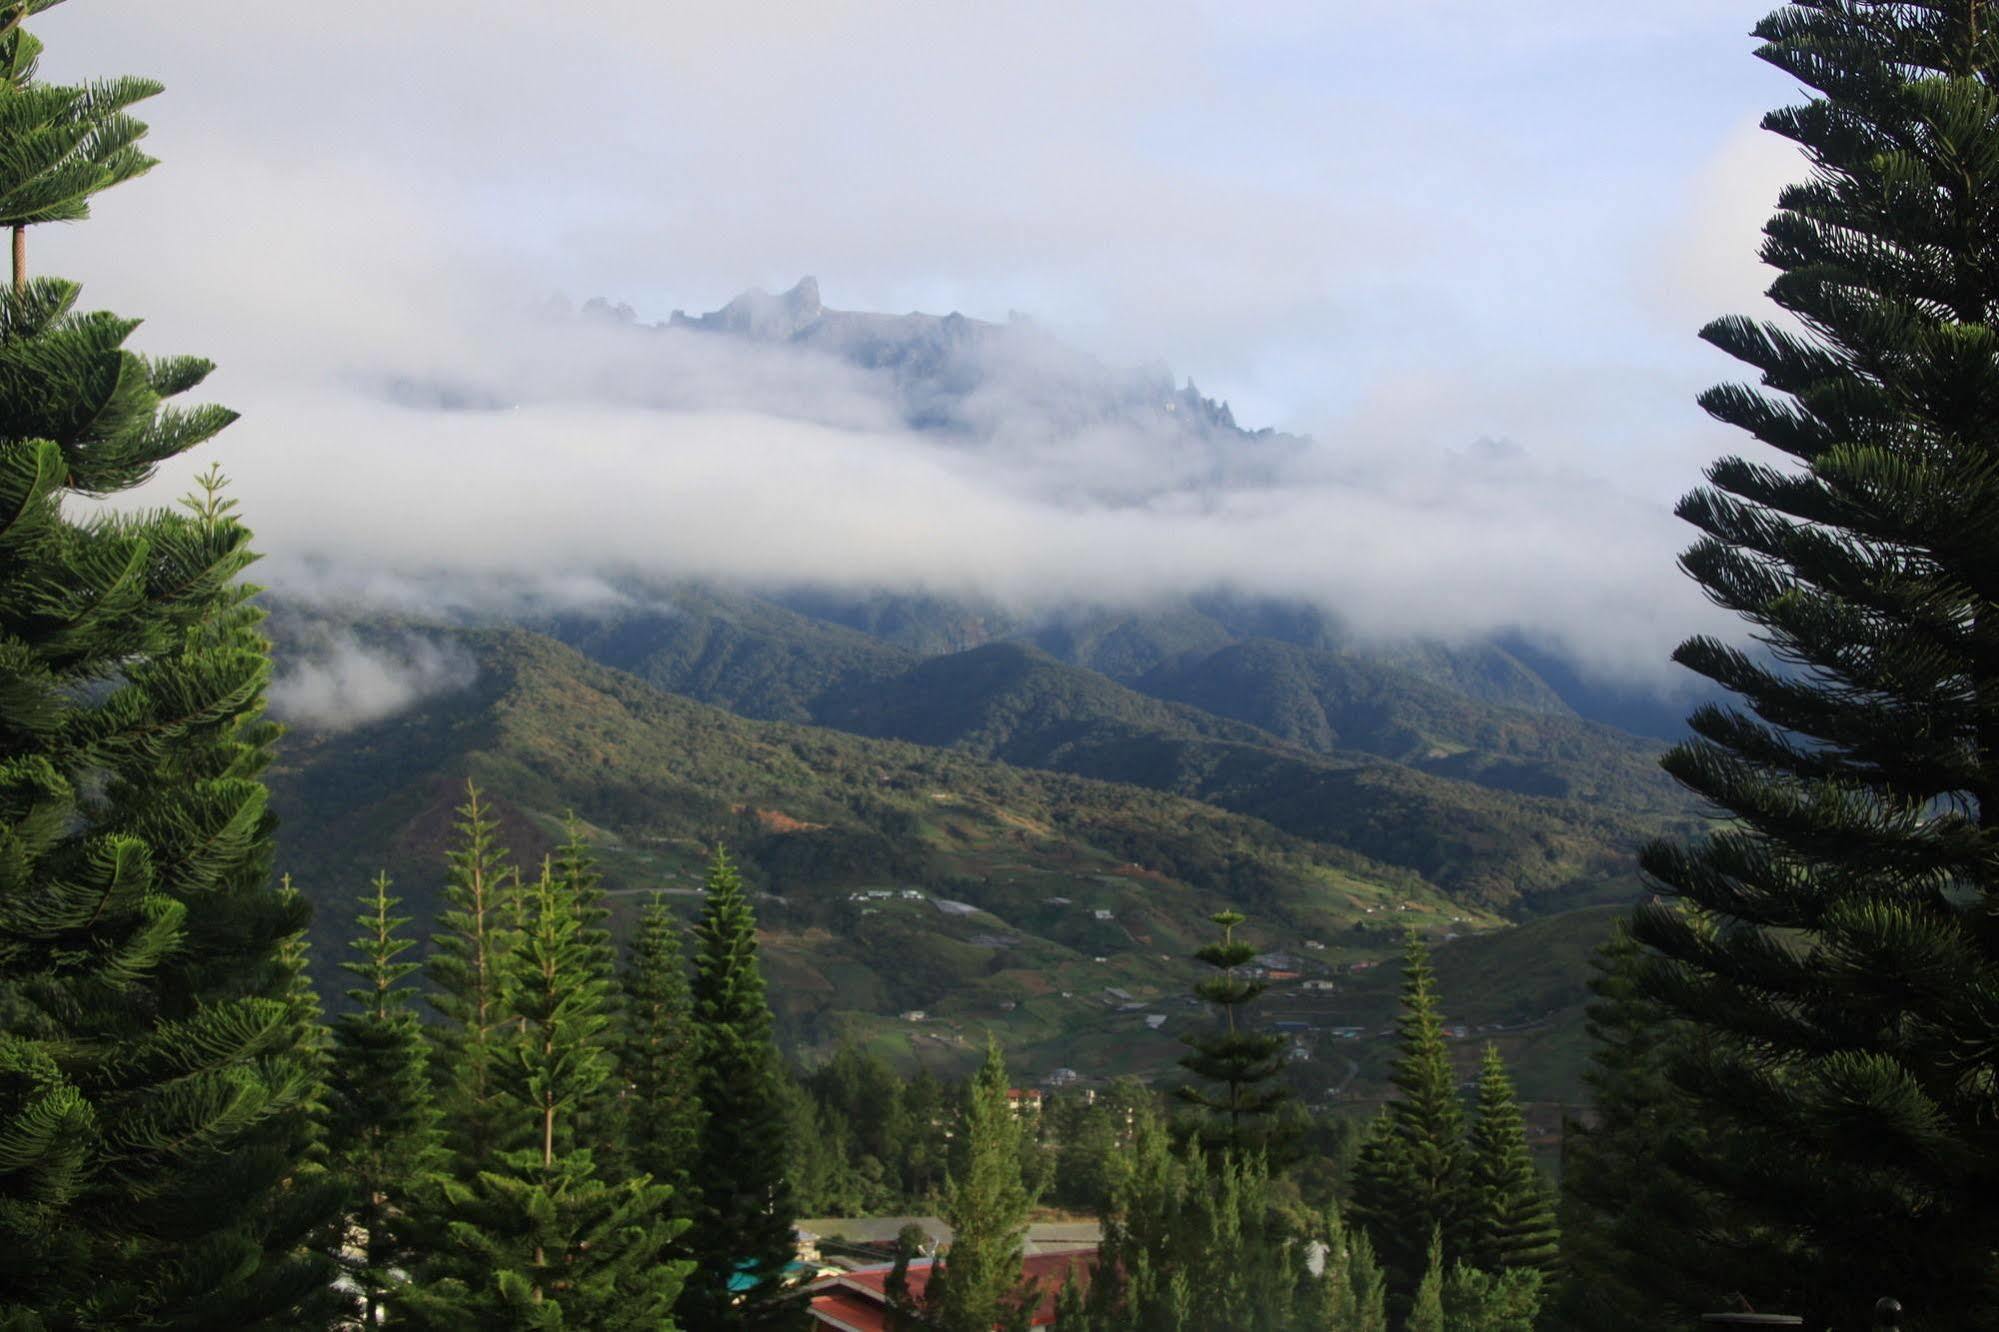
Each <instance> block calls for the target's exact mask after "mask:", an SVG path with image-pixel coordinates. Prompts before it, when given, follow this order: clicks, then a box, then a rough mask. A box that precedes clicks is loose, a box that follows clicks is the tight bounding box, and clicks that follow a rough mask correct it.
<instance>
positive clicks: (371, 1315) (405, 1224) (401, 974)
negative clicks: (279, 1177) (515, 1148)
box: [328, 874, 443, 1328]
mask: <svg viewBox="0 0 1999 1332" xmlns="http://www.w3.org/2000/svg"><path fill="white" fill-rule="evenodd" d="M398 905H400V899H399V898H395V897H391V896H390V895H389V877H388V875H386V874H379V875H377V876H376V877H375V883H374V888H373V890H372V891H371V892H369V893H368V894H367V895H366V896H364V897H363V898H361V914H360V916H359V917H358V918H357V919H356V923H357V924H358V925H359V926H360V929H361V933H360V935H359V936H358V937H357V938H355V940H354V941H353V943H352V944H351V945H350V946H349V947H350V952H351V956H350V957H349V958H348V960H347V961H345V962H343V963H341V966H342V967H343V968H344V969H345V970H346V971H348V972H349V973H351V974H352V975H353V976H354V978H355V979H356V981H357V982H359V983H358V984H357V985H355V986H354V987H353V988H352V989H349V990H348V991H347V997H348V999H349V1000H350V1001H351V1002H352V1005H353V1006H352V1007H351V1008H349V1009H348V1010H347V1011H345V1012H343V1013H341V1014H340V1016H339V1017H338V1018H336V1019H335V1020H334V1023H333V1062H334V1064H335V1066H336V1067H337V1068H338V1069H339V1071H340V1076H339V1078H338V1079H337V1080H336V1081H335V1083H334V1084H333V1089H332V1096H331V1107H330V1115H329V1133H328V1136H329V1138H330V1140H331V1143H332V1151H333V1166H334V1170H335V1173H336V1174H337V1175H338V1176H339V1178H340V1181H341V1185H342V1187H343V1189H344V1190H345V1195H346V1216H345V1224H344V1225H343V1226H342V1227H341V1229H340V1233H339V1234H338V1236H337V1239H336V1244H337V1253H338V1255H339V1260H340V1262H341V1265H342V1266H343V1267H344V1268H345V1272H344V1275H345V1277H346V1281H347V1284H348V1285H349V1286H351V1287H352V1290H353V1299H354V1308H355V1311H356V1316H355V1318H354V1320H353V1321H354V1322H356V1323H357V1324H359V1325H360V1326H362V1327H371V1328H372V1327H379V1326H381V1325H382V1321H383V1316H384V1311H385V1309H386V1306H387V1303H388V1299H389V1297H390V1295H391V1293H392V1292H393V1290H394V1288H395V1287H396V1286H397V1285H399V1284H400V1283H401V1282H402V1281H404V1280H407V1273H408V1272H409V1271H410V1270H411V1269H412V1268H414V1267H415V1266H416V1264H417V1260H418V1256H419V1250H418V1248H417V1245H416V1243H415V1241H414V1238H413V1236H412V1233H411V1223H412V1221H413V1219H414V1214H415V1209H416V1208H417V1207H419V1206H420V1205H421V1199H422V1197H423V1195H424V1194H425V1193H426V1192H428V1190H429V1189H430V1188H431V1187H433V1186H434V1180H433V1176H434V1175H435V1173H436V1172H437V1171H438V1169H439V1168H440V1167H441V1165H442V1161H443V1150H442V1148H441V1147H440V1146H439V1141H438V1139H439V1134H438V1125H437V1112H436V1108H435V1106H434V1104H433V1102H432V1098H431V1085H430V1068H429V1063H428V1052H427V1050H426V1047H425V1044H424V1037H423V1030H422V1027H421V1024H420V1023H419V1022H418V1020H417V1015H416V1011H415V1009H414V1008H412V1007H411V1004H410V996H411V993H412V987H411V986H410V985H409V984H407V983H406V982H407V981H408V979H409V976H410V974H411V973H412V972H414V971H416V970H417V969H418V964H417V963H415V962H407V961H403V960H401V958H402V956H403V954H404V953H406V952H408V951H409V950H410V949H411V948H413V947H414V946H415V941H414V940H412V939H410V938H408V937H407V936H405V935H404V934H403V933H402V930H403V927H404V926H406V925H408V924H409V923H410V918H409V917H408V916H398V915H396V914H394V913H395V909H396V907H397V906H398Z"/></svg>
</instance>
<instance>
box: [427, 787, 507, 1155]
mask: <svg viewBox="0 0 1999 1332" xmlns="http://www.w3.org/2000/svg"><path fill="white" fill-rule="evenodd" d="M498 830H499V829H498V825H497V824H496V823H494V822H493V820H492V819H491V818H489V817H488V816H487V809H486V806H484V805H482V804H481V803H480V801H479V788H478V787H477V786H475V785H474V784H473V783H472V782H471V781H469V780H468V781H467V782H466V783H465V803H464V804H463V805H461V806H459V808H458V823H457V834H458V844H457V845H456V846H455V847H454V848H453V849H452V850H451V852H450V853H449V855H448V861H449V864H450V871H449V874H448V877H447V880H446V883H445V888H444V909H443V910H442V911H440V912H439V913H438V917H437V924H436V928H435V931H434V932H433V934H432V936H431V939H432V949H433V951H432V953H431V955H430V958H429V960H428V961H427V962H426V963H425V966H424V973H425V975H426V977H427V978H428V979H429V981H430V983H431V990H430V993H429V996H428V998H429V1000H430V1004H431V1007H433V1008H435V1009H436V1010H437V1013H438V1016H439V1017H440V1018H441V1019H442V1021H440V1022H439V1023H438V1024H437V1025H436V1027H435V1028H434V1030H433V1032H432V1037H431V1039H432V1044H433V1048H434V1049H435V1051H436V1065H437V1067H436V1073H437V1078H438V1110H439V1122H440V1123H442V1124H443V1126H444V1144H445V1147H446V1149H447V1151H448V1152H449V1154H450V1162H451V1164H450V1169H451V1173H452V1175H453V1176H454V1177H455V1178H457V1179H458V1180H460V1181H461V1182H469V1181H470V1180H472V1179H473V1178H474V1177H476V1176H477V1175H478V1173H479V1172H480V1171H481V1170H485V1169H488V1168H489V1167H490V1166H491V1165H492V1162H493V1160H494V1159H495V1156H496V1154H497V1153H498V1152H499V1151H501V1150H503V1149H504V1148H506V1147H510V1146H514V1145H516V1143H517V1141H518V1132H519V1121H518V1117H517V1116H512V1115H511V1114H510V1112H509V1111H508V1109H507V1108H506V1107H505V1106H504V1104H503V1103H502V1100H501V1095H500V1089H499V1084H498V1081H497V1069H498V1066H499V1064H500V1062H501V1060H503V1059H504V1058H505V1057H506V1050H507V1047H508V1045H509V1043H510V1042H511V1040H512V1033H511V1031H510V1030H509V1029H510V1028H512V1027H514V1026H515V1025H516V1024H515V1022H514V1020H513V1015H512V1012H511V1010H510V1005H509V1001H508V995H507V992H506V976H507V953H508V951H509V949H510V947H511V945H512V942H513V939H514V936H515V935H516V934H517V933H518V931H517V929H516V922H517V921H518V920H519V915H518V911H517V906H518V904H519V902H520V885H519V878H518V875H516V874H515V872H514V870H513V868H512V867H511V866H510V865H509V864H508V863H507V859H508V858H507V852H506V848H505V847H503V846H502V845H500V843H499V841H498V839H497V837H496V836H495V834H496V833H497V832H498ZM509 1125H511V1126H512V1128H513V1130H514V1131H513V1132H512V1133H511V1134H510V1133H509V1131H508V1126H509Z"/></svg>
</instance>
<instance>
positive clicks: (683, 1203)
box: [617, 898, 701, 1217]
mask: <svg viewBox="0 0 1999 1332" xmlns="http://www.w3.org/2000/svg"><path fill="white" fill-rule="evenodd" d="M622 989H623V994H624V1003H623V1013H622V1016H623V1019H624V1020H623V1023H622V1024H621V1027H620V1034H619V1041H618V1045H617V1068H618V1076H619V1078H620V1079H621V1081H622V1082H623V1084H624V1093H625V1105H624V1113H623V1116H622V1120H623V1132H622V1134H621V1135H620V1144H621V1147H620V1149H621V1153H622V1168H623V1169H624V1171H625V1172H626V1173H628V1174H640V1175H650V1176H652V1178H653V1180H654V1181H655V1182H657V1183H660V1184H666V1185H669V1186H671V1187H672V1189H673V1190H674V1197H673V1203H674V1209H675V1212H676V1214H678V1215H680V1216H684V1217H691V1216H692V1215H693V1210H692V1209H693V1207H694V1205H695V1202H696V1197H695V1194H694V1192H693V1189H692V1185H691V1178H692V1171H693V1167H694V1154H695V1150H696V1148H697V1146H698V1145H699V1142H700V1136H701V1102H700V1100H699V1099H698V1098H697V1096H696V1089H695V1084H694V1066H695V1065H694V1054H695V1038H696V1031H695V1028H694V1006H693V1000H692V999H691V998H690V997H689V994H688V988H687V970H686V964H685V963H684V962H683V961H682V958H681V951H680V923H679V922H678V921H677V920H675V919H674V917H673V913H672V912H671V911H669V910H668V909H667V907H666V904H665V903H664V902H662V901H660V900H659V899H658V898H654V899H653V900H652V901H651V902H648V903H647V904H646V905H645V906H644V907H643V908H642V909H641V910H640V912H639V924H638V934H637V935H636V937H634V938H633V940H632V947H631V955H630V957H629V958H628V959H627V961H626V963H625V972H624V976H623V980H622Z"/></svg>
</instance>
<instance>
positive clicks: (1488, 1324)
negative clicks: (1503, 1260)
mask: <svg viewBox="0 0 1999 1332" xmlns="http://www.w3.org/2000/svg"><path fill="white" fill-rule="evenodd" d="M1542 1280H1543V1277H1542V1274H1541V1272H1540V1271H1538V1270H1537V1269H1535V1268H1531V1267H1513V1268H1508V1269H1507V1270H1506V1271H1504V1272H1501V1273H1499V1274H1498V1275H1497V1276H1495V1275H1493V1274H1492V1273H1490V1272H1482V1271H1480V1270H1479V1269H1477V1268H1475V1267H1472V1266H1469V1265H1468V1264H1465V1263H1462V1262H1461V1263H1457V1264H1455V1265H1453V1266H1452V1268H1451V1272H1450V1275H1449V1276H1447V1277H1445V1278H1444V1326H1445V1327H1446V1328H1447V1329H1448V1330H1449V1332H1539V1329H1540V1328H1541V1284H1542Z"/></svg>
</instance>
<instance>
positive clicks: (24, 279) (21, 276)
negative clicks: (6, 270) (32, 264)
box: [14, 226, 28, 296]
mask: <svg viewBox="0 0 1999 1332" xmlns="http://www.w3.org/2000/svg"><path fill="white" fill-rule="evenodd" d="M27 289H28V229H27V228H26V227H23V226H17V227H15V228H14V294H15V295H16V296H19V295H20V294H21V293H22V292H24V291H26V290H27Z"/></svg>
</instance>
